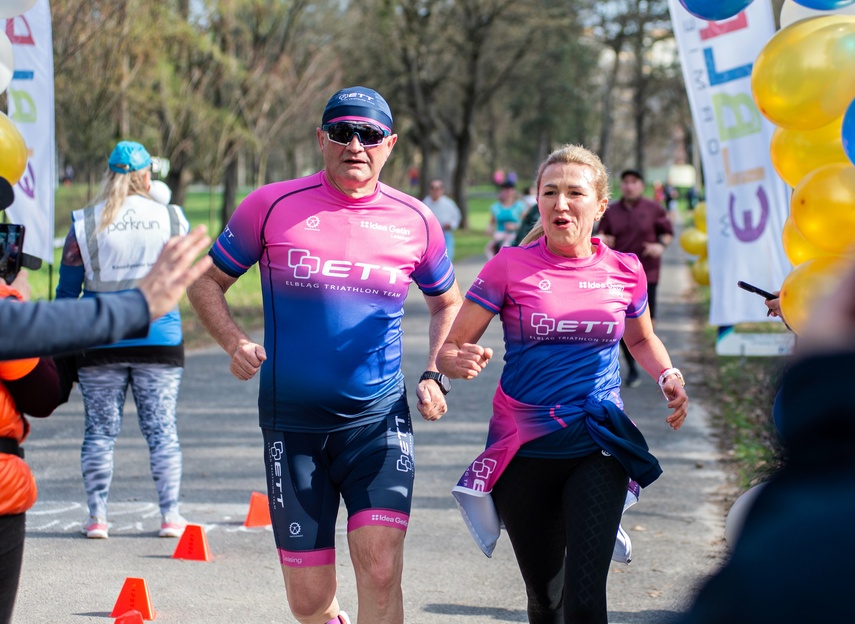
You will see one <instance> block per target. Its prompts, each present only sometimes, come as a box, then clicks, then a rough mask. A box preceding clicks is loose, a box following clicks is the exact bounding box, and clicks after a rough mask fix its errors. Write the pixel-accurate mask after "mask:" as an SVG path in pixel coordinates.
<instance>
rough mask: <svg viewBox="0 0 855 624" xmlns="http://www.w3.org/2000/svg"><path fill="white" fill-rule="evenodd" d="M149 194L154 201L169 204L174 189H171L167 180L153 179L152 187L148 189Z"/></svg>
mask: <svg viewBox="0 0 855 624" xmlns="http://www.w3.org/2000/svg"><path fill="white" fill-rule="evenodd" d="M148 196H149V197H151V198H152V199H153V200H154V201H156V202H158V203H161V204H163V205H164V206H165V205H167V204H168V203H169V202H170V200H171V199H172V191H171V190H170V189H169V186H168V185H167V184H166V182H163V181H161V180H152V181H151V188H149V189H148Z"/></svg>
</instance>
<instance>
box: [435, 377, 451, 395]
mask: <svg viewBox="0 0 855 624" xmlns="http://www.w3.org/2000/svg"><path fill="white" fill-rule="evenodd" d="M437 381H438V382H439V387H440V388H442V391H443V392H445V393H446V394H448V391H449V390H451V380H449V378H448V377H446V376H445V375H440V376H439V379H437Z"/></svg>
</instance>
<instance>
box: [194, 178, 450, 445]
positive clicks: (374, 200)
mask: <svg viewBox="0 0 855 624" xmlns="http://www.w3.org/2000/svg"><path fill="white" fill-rule="evenodd" d="M210 255H211V256H212V258H213V260H214V263H215V264H216V266H217V267H219V268H220V269H221V270H222V271H224V272H225V273H226V274H227V275H230V276H232V277H239V276H240V275H242V274H243V273H245V272H246V271H247V270H248V269H249V268H250V267H251V266H252V265H253V264H255V263H258V264H259V269H260V272H261V288H262V297H263V304H264V327H265V330H264V348H265V350H266V352H267V360H266V361H265V362H264V364H263V365H262V367H261V373H260V376H261V379H260V389H259V398H258V406H259V420H260V424H261V426H262V427H263V428H265V429H274V430H279V431H305V432H321V431H335V430H340V429H345V428H348V427H351V426H356V425H362V424H366V423H369V422H373V421H376V420H380V419H381V418H384V417H385V413H386V412H385V410H386V409H387V408H388V407H389V406H390V405H391V404H393V403H394V401H395V399H397V398H399V397H400V395H401V393H402V392H403V375H402V373H401V354H402V327H401V318H402V316H403V312H404V310H403V308H404V299H405V298H406V296H407V292H408V287H409V285H410V282H412V281H415V282H416V284H417V285H418V287H419V288H420V289H421V290H422V292H424V293H425V294H426V295H429V296H436V295H441V294H442V293H444V292H445V291H447V290H448V289H449V288H451V286H452V285H453V284H454V269H453V267H452V265H451V262H450V261H449V259H448V256H447V254H446V249H445V242H444V239H443V233H442V228H441V226H440V225H439V222H438V221H437V220H436V218H435V217H434V216H433V214H432V213H431V211H430V210H429V209H428V208H427V207H426V206H425V205H424V204H422V203H421V202H420V201H418V200H417V199H414V198H413V197H410V196H409V195H406V194H404V193H401V192H399V191H396V190H395V189H393V188H391V187H389V186H387V185H385V184H381V183H378V185H377V189H376V191H375V192H374V193H373V194H372V195H369V196H367V197H362V198H359V199H352V198H350V197H347V196H346V195H344V194H342V193H340V192H339V191H338V190H336V189H335V188H334V187H332V186H331V185H330V184H329V182H328V181H327V179H326V177H325V175H324V173H323V172H319V173H316V174H314V175H311V176H308V177H306V178H300V179H297V180H290V181H286V182H279V183H275V184H269V185H267V186H264V187H261V188H259V189H258V190H256V191H254V192H253V193H251V194H250V195H249V196H247V198H246V199H245V200H244V201H243V202H242V203H241V204H240V206H238V208H237V210H236V211H235V213H234V216H232V218H231V220H230V221H229V224H228V227H227V228H226V229H225V231H224V232H223V233H222V234H221V235H220V236H219V238H218V239H217V240H216V242H215V243H214V246H213V248H212V249H211V252H210Z"/></svg>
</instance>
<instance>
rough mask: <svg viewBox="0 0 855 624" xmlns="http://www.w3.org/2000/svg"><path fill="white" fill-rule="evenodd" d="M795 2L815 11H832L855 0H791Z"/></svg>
mask: <svg viewBox="0 0 855 624" xmlns="http://www.w3.org/2000/svg"><path fill="white" fill-rule="evenodd" d="M793 2H795V3H796V4H800V5H802V6H803V7H807V8H809V9H815V10H817V11H834V10H835V9H842V8H843V7H848V6H849V5H850V4H853V3H855V0H793Z"/></svg>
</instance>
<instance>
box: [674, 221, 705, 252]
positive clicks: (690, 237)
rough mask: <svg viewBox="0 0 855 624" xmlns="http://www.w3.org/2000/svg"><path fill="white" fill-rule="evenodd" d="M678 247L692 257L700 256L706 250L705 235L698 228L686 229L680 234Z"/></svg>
mask: <svg viewBox="0 0 855 624" xmlns="http://www.w3.org/2000/svg"><path fill="white" fill-rule="evenodd" d="M680 247H682V248H683V250H684V251H685V252H686V253H689V254H692V255H693V256H701V255H704V254H705V253H706V250H707V235H706V234H704V233H703V232H701V231H700V230H699V229H698V228H691V227H690V228H686V229H685V230H683V232H682V234H680Z"/></svg>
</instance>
